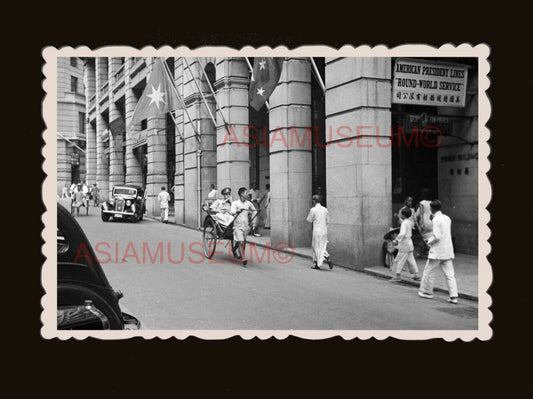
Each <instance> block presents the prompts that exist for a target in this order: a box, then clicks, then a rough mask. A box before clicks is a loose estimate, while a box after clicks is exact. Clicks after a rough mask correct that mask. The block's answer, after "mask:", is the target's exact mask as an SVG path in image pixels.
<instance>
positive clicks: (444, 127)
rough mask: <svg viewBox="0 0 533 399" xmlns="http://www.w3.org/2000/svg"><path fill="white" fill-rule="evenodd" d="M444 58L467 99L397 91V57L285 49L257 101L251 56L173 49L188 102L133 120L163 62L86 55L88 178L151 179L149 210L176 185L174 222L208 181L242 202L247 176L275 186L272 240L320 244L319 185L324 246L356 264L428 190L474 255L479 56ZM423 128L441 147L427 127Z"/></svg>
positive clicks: (193, 214) (193, 208) (370, 259)
mask: <svg viewBox="0 0 533 399" xmlns="http://www.w3.org/2000/svg"><path fill="white" fill-rule="evenodd" d="M248 61H252V60H248ZM445 61H447V62H449V63H451V65H455V64H457V63H459V64H460V65H463V66H464V69H466V70H468V79H467V80H468V81H467V84H466V87H464V88H463V89H464V90H463V91H462V92H461V93H462V94H463V95H465V96H466V97H465V98H463V99H462V100H463V102H464V104H461V106H457V104H452V106H448V104H447V103H446V104H444V103H443V104H440V103H439V104H437V105H431V104H430V105H428V104H424V105H420V104H414V103H409V102H408V101H407V103H405V102H401V96H400V98H399V99H398V98H396V97H393V92H394V91H395V90H396V88H395V85H396V83H395V82H397V81H396V80H395V78H397V77H398V76H399V74H398V73H397V71H396V70H395V66H396V65H397V64H398V60H397V59H391V58H325V59H324V58H322V59H319V58H315V59H314V64H315V65H313V64H312V63H311V62H310V59H309V58H286V59H285V61H284V65H283V70H282V74H281V79H280V82H279V84H278V86H277V87H276V89H275V90H274V92H273V94H272V95H271V97H270V98H269V101H268V104H266V105H265V106H264V107H263V108H262V109H261V110H259V111H255V110H254V109H253V108H251V107H250V106H249V97H248V91H249V86H250V79H251V73H250V68H249V64H248V62H247V60H246V59H245V58H243V57H225V58H219V57H216V58H215V57H211V58H210V57H203V58H196V57H193V58H181V57H177V58H167V59H165V62H166V64H167V66H168V69H169V71H170V73H171V75H173V76H172V79H173V80H174V83H175V86H176V89H177V91H178V93H179V95H180V96H181V97H182V98H183V101H184V105H185V108H184V109H182V110H178V111H176V112H175V113H174V115H173V116H171V115H170V114H167V115H153V116H151V117H148V118H147V119H146V120H144V121H141V122H140V123H138V124H135V125H131V123H130V122H131V119H132V116H133V112H134V110H135V106H136V104H137V102H138V101H139V99H140V97H141V95H142V92H143V90H144V88H145V86H146V84H147V80H148V78H149V76H150V73H151V70H152V68H153V62H154V59H152V58H146V57H144V58H133V57H125V58H120V57H117V58H101V57H99V58H85V59H84V61H83V62H84V74H83V79H84V83H85V98H86V99H87V101H86V110H85V113H86V115H87V118H86V126H85V133H86V171H87V172H86V179H87V182H88V184H93V183H96V184H97V186H98V188H99V189H100V195H101V197H102V198H103V199H106V198H108V196H109V190H111V189H112V187H113V186H114V185H117V184H124V183H128V184H136V185H141V186H143V187H145V188H146V191H147V212H148V214H149V215H153V216H157V215H159V212H160V210H159V204H158V203H157V195H158V193H159V191H160V188H161V186H165V187H167V189H168V188H172V187H173V200H174V201H173V205H174V218H175V222H176V223H178V224H182V225H187V226H191V227H198V226H199V225H201V220H202V219H203V216H205V215H202V213H201V209H200V204H201V201H202V200H203V199H205V197H206V196H207V193H208V192H209V190H210V185H211V184H215V185H216V187H217V188H218V189H219V190H220V189H222V188H223V187H231V188H232V190H233V195H234V199H236V193H237V190H238V188H239V187H250V186H251V185H252V184H254V183H255V184H257V185H258V187H259V189H260V190H261V191H262V192H264V191H265V187H266V185H267V184H268V185H269V186H270V192H271V230H270V241H271V245H272V246H274V245H276V244H278V243H281V242H284V243H287V244H289V245H291V246H293V247H304V246H309V245H310V242H311V233H312V231H311V226H310V224H309V223H307V222H306V217H307V214H308V211H309V208H310V207H311V196H312V194H314V193H320V194H322V195H323V196H324V197H325V202H326V205H327V207H328V209H329V213H330V218H331V221H330V227H329V237H328V238H329V246H328V249H329V251H330V252H331V253H332V254H333V257H334V259H335V260H336V261H337V262H338V263H340V264H343V265H346V266H348V267H352V268H355V269H362V268H363V267H367V266H369V265H376V264H380V262H381V246H382V241H383V235H384V234H385V233H386V232H387V231H388V230H389V228H390V227H391V226H393V225H395V223H396V221H395V219H394V216H393V214H394V213H395V212H397V210H398V209H399V208H400V207H401V202H402V201H403V198H404V197H406V196H412V197H414V198H415V200H419V199H420V198H419V193H420V191H421V190H422V189H423V188H426V189H429V190H430V192H431V194H432V197H434V198H437V197H438V198H439V199H440V200H441V201H442V202H443V206H444V210H445V212H446V213H447V214H449V215H450V217H451V218H452V220H453V229H454V230H453V234H454V239H455V243H456V248H457V250H458V251H460V252H465V253H470V254H477V132H478V127H477V113H478V111H477V60H476V59H462V60H458V59H455V60H445ZM420 62H421V63H422V64H423V65H426V64H427V65H435V64H436V63H437V61H435V60H421V61H420ZM424 63H426V64H424ZM427 65H426V66H422V67H425V68H428V67H427ZM427 71H430V72H431V71H433V72H435V71H437V72H438V68H437V69H427ZM433 72H432V73H433ZM435 73H436V72H435ZM398 81H400V82H402V81H401V80H398ZM443 87H444V86H443ZM421 90H423V89H421ZM420 98H421V97H420ZM439 98H440V97H439ZM447 99H448V97H447ZM415 102H416V101H415ZM213 119H214V121H213ZM426 126H433V128H435V129H437V130H438V132H439V133H438V134H437V136H438V143H437V144H435V140H433V141H431V140H430V139H429V138H427V137H426V138H424V136H421V135H420V134H421V132H422V130H423V128H424V127H426ZM425 133H427V132H426V131H424V134H425ZM428 137H429V136H428ZM415 138H416V139H417V140H418V141H417V142H418V145H415V144H414V139H415ZM424 140H426V142H423V141H424ZM58 184H59V183H58Z"/></svg>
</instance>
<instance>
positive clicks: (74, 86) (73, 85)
mask: <svg viewBox="0 0 533 399" xmlns="http://www.w3.org/2000/svg"><path fill="white" fill-rule="evenodd" d="M70 91H71V92H72V93H77V92H78V78H77V77H75V76H71V77H70Z"/></svg>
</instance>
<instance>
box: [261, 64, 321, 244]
mask: <svg viewBox="0 0 533 399" xmlns="http://www.w3.org/2000/svg"><path fill="white" fill-rule="evenodd" d="M269 124H270V143H269V144H270V192H271V195H272V199H271V201H272V202H271V213H270V214H271V225H272V227H271V238H270V240H271V243H272V245H275V244H277V243H279V242H287V243H289V244H290V245H292V246H293V247H302V246H309V245H310V243H311V231H312V226H311V224H310V223H308V222H307V220H306V218H307V214H308V213H309V208H310V206H311V196H312V192H311V191H312V151H311V145H312V136H311V134H312V130H311V66H310V63H309V61H308V60H307V59H305V58H288V59H286V60H285V62H284V65H283V71H282V74H281V79H280V83H279V85H278V87H276V89H275V90H274V92H273V93H272V96H271V97H270V121H269Z"/></svg>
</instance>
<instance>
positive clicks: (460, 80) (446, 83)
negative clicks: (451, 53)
mask: <svg viewBox="0 0 533 399" xmlns="http://www.w3.org/2000/svg"><path fill="white" fill-rule="evenodd" d="M467 78H468V69H467V67H466V66H465V65H461V64H449V63H441V62H435V61H426V60H412V59H402V58H400V59H398V60H397V61H396V63H395V64H394V79H393V82H392V102H393V103H397V104H416V105H433V106H441V107H442V106H444V107H464V106H465V97H466V82H467Z"/></svg>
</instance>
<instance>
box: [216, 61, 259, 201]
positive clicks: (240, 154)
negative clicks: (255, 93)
mask: <svg viewBox="0 0 533 399" xmlns="http://www.w3.org/2000/svg"><path fill="white" fill-rule="evenodd" d="M216 76H217V80H216V84H215V86H216V89H217V93H216V94H217V101H218V104H219V106H220V108H221V111H222V114H223V115H224V118H225V120H226V122H227V123H228V125H229V126H231V131H230V132H228V129H227V128H226V126H224V123H223V120H222V118H219V117H217V125H218V126H217V188H218V189H219V190H220V189H222V188H224V187H231V189H232V195H233V199H234V200H235V199H237V190H238V189H239V187H247V188H248V185H249V184H250V170H249V164H250V160H249V148H248V147H249V146H248V143H249V138H248V137H247V136H245V132H246V133H248V132H247V131H246V129H248V124H249V114H248V87H249V82H250V79H249V69H248V65H247V64H246V61H245V60H244V58H242V57H228V58H217V59H216ZM219 115H220V112H219Z"/></svg>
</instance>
